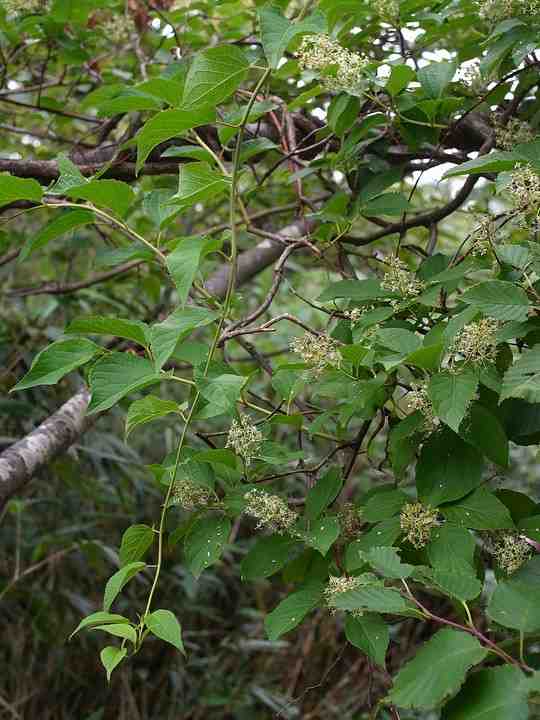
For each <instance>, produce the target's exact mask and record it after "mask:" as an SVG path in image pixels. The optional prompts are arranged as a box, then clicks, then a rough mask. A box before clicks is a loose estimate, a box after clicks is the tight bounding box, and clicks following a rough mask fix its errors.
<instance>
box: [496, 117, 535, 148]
mask: <svg viewBox="0 0 540 720" xmlns="http://www.w3.org/2000/svg"><path fill="white" fill-rule="evenodd" d="M534 138H535V134H534V133H533V131H532V130H531V128H530V126H529V124H528V123H526V122H523V120H519V119H518V118H511V119H510V120H509V121H508V122H507V123H506V124H505V125H497V126H496V127H495V139H496V141H497V146H498V147H500V148H502V149H503V150H511V149H512V148H513V147H514V145H519V144H520V143H527V142H532V141H533V140H534Z"/></svg>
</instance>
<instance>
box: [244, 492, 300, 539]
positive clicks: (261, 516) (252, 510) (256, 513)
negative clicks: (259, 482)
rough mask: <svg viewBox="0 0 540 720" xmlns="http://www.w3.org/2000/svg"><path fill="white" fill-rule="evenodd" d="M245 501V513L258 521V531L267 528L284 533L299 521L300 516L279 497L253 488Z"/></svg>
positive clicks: (245, 496) (245, 497)
mask: <svg viewBox="0 0 540 720" xmlns="http://www.w3.org/2000/svg"><path fill="white" fill-rule="evenodd" d="M244 499H245V500H246V506H245V509H244V512H246V513H247V514H248V515H251V516H252V517H254V518H256V519H257V520H258V523H257V525H256V528H257V530H259V529H260V528H267V529H268V530H272V531H273V532H278V533H284V532H286V531H287V530H289V529H290V528H291V527H292V525H294V523H295V522H296V520H297V519H298V515H297V514H296V513H295V512H294V511H293V510H291V509H290V508H289V506H288V505H287V503H286V502H285V500H283V498H281V497H279V495H270V493H267V492H265V491H264V490H259V489H257V488H253V489H252V490H249V491H248V492H247V493H246V494H245V495H244Z"/></svg>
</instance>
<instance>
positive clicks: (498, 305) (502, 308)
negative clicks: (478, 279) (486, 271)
mask: <svg viewBox="0 0 540 720" xmlns="http://www.w3.org/2000/svg"><path fill="white" fill-rule="evenodd" d="M460 300H462V301H463V302H465V303H468V304H469V305H474V306H475V308H476V309H477V310H480V311H481V312H482V313H484V315H489V316H490V317H494V318H496V319H497V320H519V321H521V320H526V319H527V317H528V312H529V300H528V298H527V293H526V292H525V290H523V289H522V288H520V287H518V286H517V285H516V284H515V283H512V282H506V281H504V280H487V281H486V282H482V283H479V284H478V285H474V286H473V287H472V288H469V290H467V291H466V292H464V293H463V295H462V296H461V297H460Z"/></svg>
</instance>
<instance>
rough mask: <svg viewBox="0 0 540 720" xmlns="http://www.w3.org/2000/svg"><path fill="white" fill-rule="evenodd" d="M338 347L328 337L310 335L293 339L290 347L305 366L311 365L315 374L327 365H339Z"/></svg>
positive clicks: (335, 342)
mask: <svg viewBox="0 0 540 720" xmlns="http://www.w3.org/2000/svg"><path fill="white" fill-rule="evenodd" d="M338 347H339V344H338V342H337V341H336V340H334V338H331V337H330V336H329V335H313V334H312V333H306V334H305V335H303V336H302V337H295V338H294V339H293V340H292V341H291V345H290V348H291V350H292V351H293V352H294V353H296V354H297V355H300V357H301V358H302V360H303V361H304V362H305V363H306V364H307V365H311V366H312V367H313V370H314V371H315V372H316V373H321V372H322V371H323V370H324V368H325V367H327V366H328V365H334V366H335V367H339V366H340V365H341V355H340V353H339V350H338Z"/></svg>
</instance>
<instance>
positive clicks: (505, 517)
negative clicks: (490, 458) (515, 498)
mask: <svg viewBox="0 0 540 720" xmlns="http://www.w3.org/2000/svg"><path fill="white" fill-rule="evenodd" d="M441 512H442V514H443V515H444V516H445V517H446V519H447V520H448V521H449V522H451V523H454V524H455V525H460V526H461V527H464V528H470V529H471V530H499V529H501V528H511V527H513V526H514V523H513V522H512V518H511V516H510V513H509V512H508V508H507V507H506V506H505V505H503V504H502V502H501V501H500V500H498V499H497V498H496V497H495V495H493V493H490V492H489V490H486V489H485V488H483V487H481V488H478V489H477V490H475V491H474V492H473V493H471V494H470V495H468V496H467V497H466V498H464V499H463V500H460V501H459V502H457V503H453V504H452V505H445V506H444V507H442V508H441Z"/></svg>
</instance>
